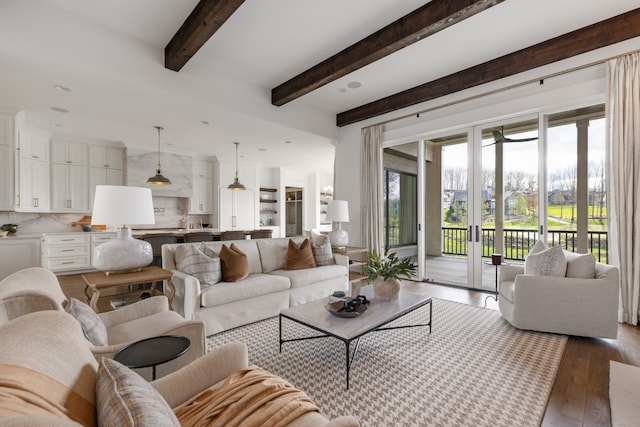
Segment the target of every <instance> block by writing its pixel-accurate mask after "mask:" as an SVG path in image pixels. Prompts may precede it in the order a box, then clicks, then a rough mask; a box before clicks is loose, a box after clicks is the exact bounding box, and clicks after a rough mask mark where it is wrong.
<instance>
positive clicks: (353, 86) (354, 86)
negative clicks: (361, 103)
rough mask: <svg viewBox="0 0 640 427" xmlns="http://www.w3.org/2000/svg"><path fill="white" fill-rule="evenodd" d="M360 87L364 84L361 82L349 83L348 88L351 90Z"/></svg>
mask: <svg viewBox="0 0 640 427" xmlns="http://www.w3.org/2000/svg"><path fill="white" fill-rule="evenodd" d="M360 86H362V83H360V82H349V83H347V87H350V88H351V89H358V88H359V87H360Z"/></svg>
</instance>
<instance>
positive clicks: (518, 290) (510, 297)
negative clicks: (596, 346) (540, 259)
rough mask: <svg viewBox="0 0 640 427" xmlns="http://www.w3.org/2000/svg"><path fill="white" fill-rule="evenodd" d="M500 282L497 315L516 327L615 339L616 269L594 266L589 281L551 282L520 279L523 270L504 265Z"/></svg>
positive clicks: (550, 279)
mask: <svg viewBox="0 0 640 427" xmlns="http://www.w3.org/2000/svg"><path fill="white" fill-rule="evenodd" d="M570 263H571V260H569V264H570ZM499 282H500V283H499V286H500V290H499V292H500V295H499V306H500V312H501V313H502V317H504V318H505V319H506V320H507V321H508V322H509V323H511V324H512V325H513V326H515V327H516V328H520V329H529V330H534V331H541V332H553V333H558V334H567V335H577V336H584V337H596V338H616V337H617V334H618V289H619V271H618V267H616V266H613V265H608V264H601V263H598V262H596V263H595V274H594V275H593V277H555V276H539V275H533V274H524V266H522V265H503V266H502V267H500V280H499Z"/></svg>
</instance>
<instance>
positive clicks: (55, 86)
mask: <svg viewBox="0 0 640 427" xmlns="http://www.w3.org/2000/svg"><path fill="white" fill-rule="evenodd" d="M53 87H54V88H56V89H58V90H59V91H60V92H71V89H70V88H68V87H66V86H62V85H54V86H53Z"/></svg>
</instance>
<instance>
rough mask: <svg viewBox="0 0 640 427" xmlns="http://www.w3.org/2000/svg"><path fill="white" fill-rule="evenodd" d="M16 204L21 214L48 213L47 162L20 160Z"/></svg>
mask: <svg viewBox="0 0 640 427" xmlns="http://www.w3.org/2000/svg"><path fill="white" fill-rule="evenodd" d="M18 167H19V168H20V174H19V177H18V181H19V187H18V204H17V205H16V210H17V211H21V212H48V211H49V162H42V161H39V160H32V159H25V158H20V164H19V166H18Z"/></svg>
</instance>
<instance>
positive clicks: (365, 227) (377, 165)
mask: <svg viewBox="0 0 640 427" xmlns="http://www.w3.org/2000/svg"><path fill="white" fill-rule="evenodd" d="M361 139H362V153H361V159H360V160H361V161H360V168H361V170H360V212H361V221H360V224H361V227H362V229H361V233H362V234H361V235H362V245H363V246H364V247H365V248H368V249H369V251H374V250H375V251H376V252H378V253H379V254H382V253H383V252H384V249H383V245H382V229H383V228H382V227H383V224H382V221H383V215H382V207H383V206H382V203H383V201H382V125H374V126H368V127H366V128H363V129H362V131H361Z"/></svg>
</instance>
